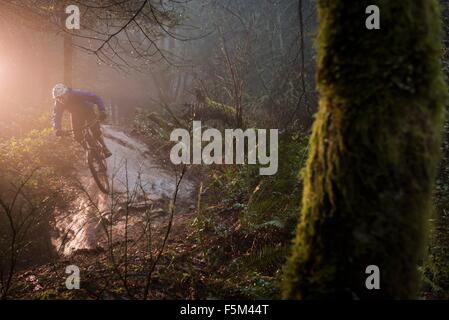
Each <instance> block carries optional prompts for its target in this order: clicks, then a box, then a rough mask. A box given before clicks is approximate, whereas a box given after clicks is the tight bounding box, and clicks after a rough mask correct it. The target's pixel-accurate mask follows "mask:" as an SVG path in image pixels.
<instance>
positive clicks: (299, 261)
mask: <svg viewBox="0 0 449 320" xmlns="http://www.w3.org/2000/svg"><path fill="white" fill-rule="evenodd" d="M318 4H319V16H320V36H319V59H318V85H319V91H320V94H321V101H320V110H319V112H318V115H317V119H316V121H315V124H314V127H313V134H312V137H311V141H310V153H309V159H308V164H307V166H306V169H305V170H304V174H303V175H304V193H303V207H302V212H301V220H300V222H299V226H298V230H297V236H296V239H295V242H294V247H293V254H292V256H291V258H290V259H289V262H288V264H287V267H286V275H285V283H284V293H283V295H284V297H285V298H297V299H314V298H318V299H320V298H336V297H338V298H348V299H358V298H360V299H364V298H398V299H400V298H404V299H406V298H413V297H416V295H417V293H418V289H419V285H420V284H419V281H418V279H419V274H418V265H419V264H420V263H421V262H422V260H421V259H422V252H423V247H424V243H425V241H424V239H425V234H426V232H425V230H426V221H427V219H428V217H429V212H430V210H431V198H432V190H433V182H434V178H435V175H436V167H437V165H438V160H439V146H440V141H441V139H440V136H441V129H442V124H443V117H444V103H445V102H446V87H445V83H444V79H443V73H442V71H441V70H442V68H441V61H440V57H441V41H440V40H441V39H440V35H441V32H440V19H439V16H438V15H439V14H438V5H437V2H436V1H434V0H403V1H387V0H377V1H357V2H351V4H348V3H347V1H344V0H334V1H325V0H320V1H319V2H318ZM370 4H376V5H378V6H379V7H380V8H381V28H382V29H381V30H380V31H377V30H376V31H369V30H367V29H366V27H365V18H366V17H367V16H366V15H365V9H366V8H367V7H368V5H370ZM369 265H377V266H378V267H379V268H380V273H381V283H380V290H367V288H366V286H365V281H366V279H367V277H368V275H367V274H366V273H365V271H366V268H367V266H369Z"/></svg>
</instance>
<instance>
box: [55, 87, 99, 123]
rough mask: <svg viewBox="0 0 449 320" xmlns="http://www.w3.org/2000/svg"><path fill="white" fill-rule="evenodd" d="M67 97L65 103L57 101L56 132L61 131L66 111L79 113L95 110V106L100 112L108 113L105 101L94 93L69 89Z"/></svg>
mask: <svg viewBox="0 0 449 320" xmlns="http://www.w3.org/2000/svg"><path fill="white" fill-rule="evenodd" d="M66 95H67V98H66V101H65V103H61V102H59V101H58V100H56V101H55V106H54V109H53V128H54V129H55V130H61V121H62V116H63V114H64V112H65V111H68V112H70V113H77V112H83V111H84V110H86V109H87V108H88V109H91V110H94V108H95V105H97V106H98V109H99V111H100V112H106V107H105V105H104V101H103V99H101V98H100V97H99V96H98V95H96V94H94V93H91V92H88V91H84V90H79V89H69V91H68V92H67V93H66Z"/></svg>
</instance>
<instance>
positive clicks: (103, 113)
mask: <svg viewBox="0 0 449 320" xmlns="http://www.w3.org/2000/svg"><path fill="white" fill-rule="evenodd" d="M107 118H108V115H107V114H106V112H101V113H100V114H99V116H98V120H100V121H101V122H104V121H106V119H107Z"/></svg>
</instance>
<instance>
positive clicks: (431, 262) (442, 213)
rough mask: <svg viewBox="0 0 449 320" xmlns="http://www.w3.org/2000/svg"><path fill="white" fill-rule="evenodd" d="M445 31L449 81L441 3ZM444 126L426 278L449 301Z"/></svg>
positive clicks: (448, 24)
mask: <svg viewBox="0 0 449 320" xmlns="http://www.w3.org/2000/svg"><path fill="white" fill-rule="evenodd" d="M441 3H442V6H443V13H444V14H443V17H444V27H445V32H444V34H445V39H444V40H445V46H446V48H445V51H444V52H445V55H444V59H443V62H444V63H445V65H446V69H445V70H446V79H447V77H448V76H449V70H448V66H449V43H448V41H449V4H448V3H447V1H441ZM447 112H448V107H446V122H445V124H444V141H443V145H442V150H443V160H442V161H441V164H440V169H439V172H438V179H437V187H436V192H435V204H436V215H435V219H434V221H435V222H434V224H433V226H432V227H433V228H432V237H431V241H430V245H429V256H428V260H427V265H426V276H427V277H428V279H429V280H430V284H431V285H432V292H433V294H435V295H437V296H438V297H439V298H442V299H449V186H448V184H449V118H448V117H447Z"/></svg>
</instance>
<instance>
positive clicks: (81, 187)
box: [52, 126, 194, 257]
mask: <svg viewBox="0 0 449 320" xmlns="http://www.w3.org/2000/svg"><path fill="white" fill-rule="evenodd" d="M103 132H104V136H105V142H106V144H107V146H108V147H109V149H110V150H111V152H112V153H113V156H112V157H111V158H109V159H108V175H109V179H110V183H111V187H112V191H111V193H110V194H109V195H106V194H104V193H102V192H101V191H100V190H99V189H98V187H97V185H96V184H95V181H94V180H93V178H92V177H91V175H90V172H89V170H88V169H87V167H85V168H80V170H79V172H80V174H79V177H78V181H77V189H78V192H77V197H76V199H75V200H74V201H73V202H72V203H70V204H69V205H68V207H66V208H64V209H63V210H57V211H56V212H55V232H54V234H53V236H52V243H53V246H54V248H55V249H56V250H57V252H58V253H59V254H60V255H63V256H66V257H67V256H70V255H71V254H73V253H76V252H78V251H82V250H94V249H99V248H100V249H101V248H102V249H105V247H106V246H108V245H111V244H113V243H117V242H120V241H124V240H126V241H129V240H138V239H139V238H141V237H143V236H144V235H145V234H147V233H149V232H150V233H151V230H148V228H152V229H153V230H155V232H156V233H157V231H158V229H161V228H165V227H166V224H167V223H168V222H167V220H168V219H169V216H170V203H171V202H172V200H173V195H174V193H175V190H176V186H177V182H178V179H179V172H175V171H174V170H170V168H164V167H162V166H161V165H160V162H159V161H158V160H157V159H155V157H154V156H153V155H152V154H151V152H150V150H149V147H148V146H147V145H145V144H144V143H142V142H140V141H138V140H137V139H136V138H134V137H132V136H130V135H128V134H126V133H125V132H124V131H122V130H120V129H119V128H116V127H112V126H105V127H103ZM193 199H194V183H193V181H191V180H190V179H189V178H187V177H184V178H183V179H182V181H181V183H180V184H179V191H178V195H177V204H178V207H180V209H179V210H176V214H182V213H183V212H185V211H186V210H188V208H189V207H191V206H192V204H193Z"/></svg>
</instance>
